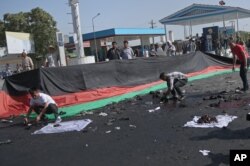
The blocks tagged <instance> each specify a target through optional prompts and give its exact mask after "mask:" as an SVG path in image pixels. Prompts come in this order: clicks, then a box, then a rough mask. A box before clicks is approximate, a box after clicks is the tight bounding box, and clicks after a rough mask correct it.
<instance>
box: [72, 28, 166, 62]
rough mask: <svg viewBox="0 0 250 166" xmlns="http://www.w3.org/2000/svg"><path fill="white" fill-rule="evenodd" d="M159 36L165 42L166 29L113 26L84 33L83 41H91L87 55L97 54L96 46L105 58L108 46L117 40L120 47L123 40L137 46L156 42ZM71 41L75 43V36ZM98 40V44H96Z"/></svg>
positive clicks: (99, 53) (100, 54)
mask: <svg viewBox="0 0 250 166" xmlns="http://www.w3.org/2000/svg"><path fill="white" fill-rule="evenodd" d="M156 37H159V38H160V39H159V41H160V42H165V41H166V40H165V30H164V29H163V28H155V29H151V28H112V29H107V30H102V31H96V32H95V33H94V32H92V33H86V34H83V41H84V42H90V49H85V52H86V50H89V51H88V53H87V55H88V54H89V53H90V54H91V55H95V54H96V53H95V52H96V48H97V52H98V56H99V57H101V59H104V56H105V54H106V51H107V49H108V47H110V46H111V43H112V42H113V41H116V42H117V44H118V47H120V48H122V47H123V41H124V40H127V41H129V45H130V46H131V47H136V46H141V47H144V46H150V44H153V43H154V39H155V38H156ZM69 42H70V43H71V44H72V43H74V38H73V37H70V38H69ZM95 42H96V44H95Z"/></svg>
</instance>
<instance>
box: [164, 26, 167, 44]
mask: <svg viewBox="0 0 250 166" xmlns="http://www.w3.org/2000/svg"><path fill="white" fill-rule="evenodd" d="M164 29H165V39H166V42H167V41H168V32H167V26H166V24H164Z"/></svg>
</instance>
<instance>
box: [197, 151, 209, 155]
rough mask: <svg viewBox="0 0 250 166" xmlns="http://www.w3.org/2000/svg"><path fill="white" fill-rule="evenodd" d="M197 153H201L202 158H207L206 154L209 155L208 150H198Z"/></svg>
mask: <svg viewBox="0 0 250 166" xmlns="http://www.w3.org/2000/svg"><path fill="white" fill-rule="evenodd" d="M199 152H201V153H202V154H203V156H207V155H208V153H210V151H209V150H199Z"/></svg>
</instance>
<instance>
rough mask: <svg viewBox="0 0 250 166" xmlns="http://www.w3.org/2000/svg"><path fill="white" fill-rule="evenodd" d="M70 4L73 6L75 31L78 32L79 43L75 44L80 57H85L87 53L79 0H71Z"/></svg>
mask: <svg viewBox="0 0 250 166" xmlns="http://www.w3.org/2000/svg"><path fill="white" fill-rule="evenodd" d="M69 5H70V6H71V12H72V20H73V27H74V33H76V36H77V43H75V44H76V49H77V53H78V58H83V57H84V56H85V55H84V49H83V39H82V32H81V22H80V12H79V0H69Z"/></svg>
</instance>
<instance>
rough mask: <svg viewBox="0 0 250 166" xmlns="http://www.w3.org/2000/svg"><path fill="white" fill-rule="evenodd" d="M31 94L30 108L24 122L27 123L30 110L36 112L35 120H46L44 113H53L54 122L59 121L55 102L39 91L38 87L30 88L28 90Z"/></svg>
mask: <svg viewBox="0 0 250 166" xmlns="http://www.w3.org/2000/svg"><path fill="white" fill-rule="evenodd" d="M29 93H30V95H31V97H32V98H31V100H30V108H29V111H28V113H27V115H26V117H25V119H24V120H25V122H26V124H28V123H29V116H30V114H31V112H32V111H35V112H36V113H37V115H38V116H37V117H36V122H39V121H40V120H46V119H45V118H46V117H45V114H52V113H53V114H54V115H55V119H56V123H60V122H61V117H60V116H58V107H57V104H56V102H55V101H54V100H53V99H52V97H50V96H49V95H47V94H44V93H41V92H40V91H39V89H38V88H31V89H30V90H29Z"/></svg>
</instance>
